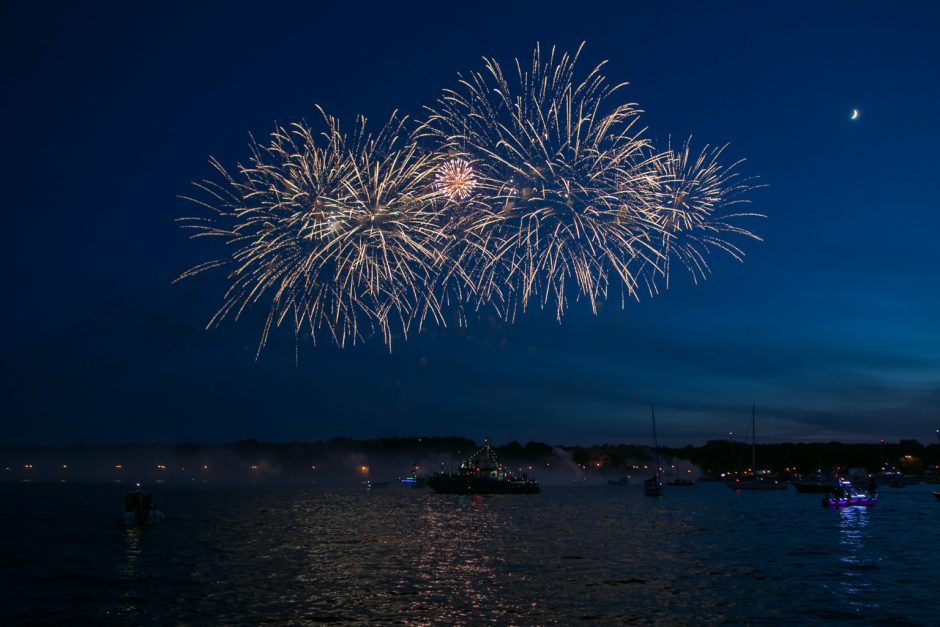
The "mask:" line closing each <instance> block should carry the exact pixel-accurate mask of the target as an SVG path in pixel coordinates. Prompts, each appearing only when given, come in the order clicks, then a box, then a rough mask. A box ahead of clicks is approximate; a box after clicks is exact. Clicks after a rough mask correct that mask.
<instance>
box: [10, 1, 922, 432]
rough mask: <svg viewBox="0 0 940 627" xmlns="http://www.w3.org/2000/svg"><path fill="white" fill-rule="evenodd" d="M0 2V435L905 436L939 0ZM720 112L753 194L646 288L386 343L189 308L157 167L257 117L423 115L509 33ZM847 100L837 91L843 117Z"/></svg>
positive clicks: (511, 38) (712, 125)
mask: <svg viewBox="0 0 940 627" xmlns="http://www.w3.org/2000/svg"><path fill="white" fill-rule="evenodd" d="M195 4H196V6H191V5H190V3H170V4H166V3H145V2H132V3H127V2H125V3H114V4H105V3H95V4H87V5H79V4H74V5H72V4H68V5H67V4H64V3H61V4H41V3H26V2H21V3H4V4H3V6H2V8H0V24H2V26H0V28H2V30H3V33H2V44H0V45H2V47H3V64H4V71H3V74H4V77H5V78H4V83H5V89H4V97H3V99H2V102H3V105H2V106H3V119H4V121H5V136H6V139H5V141H4V148H5V149H4V151H3V157H4V169H3V177H4V199H3V208H4V209H3V210H4V217H5V218H6V223H7V225H8V228H9V229H11V232H10V233H9V235H8V237H7V238H6V239H5V242H4V245H3V247H2V249H3V260H4V267H6V268H9V269H12V282H11V283H8V284H7V287H6V289H5V292H6V293H7V295H8V296H7V299H5V303H6V304H5V306H4V307H2V312H3V313H2V315H3V317H4V329H5V330H6V341H5V342H4V343H3V346H2V365H3V369H4V374H3V377H2V381H3V383H2V385H3V390H2V394H3V396H2V401H0V402H2V406H3V414H4V415H5V417H4V419H3V427H2V429H0V444H19V443H70V442H115V441H117V442H125V441H230V440H235V439H240V438H258V439H263V440H278V441H284V440H306V439H320V438H329V437H333V436H336V435H348V436H353V437H365V438H368V437H378V436H387V435H403V436H405V435H422V434H440V435H449V434H457V435H464V436H468V437H472V438H475V439H477V440H479V439H481V438H483V437H484V436H490V437H492V438H493V439H495V440H496V441H498V442H503V441H507V440H510V439H518V440H521V441H527V440H541V441H548V442H552V443H592V442H605V441H606V442H621V441H626V442H637V443H645V442H646V441H647V439H648V433H649V408H650V405H651V404H655V405H656V413H657V420H658V423H659V434H660V437H661V440H663V441H665V442H667V443H670V444H685V443H689V442H691V443H700V442H703V441H705V440H708V439H713V438H721V437H727V436H728V433H729V432H731V431H733V432H735V434H736V437H737V436H738V434H741V435H743V434H744V432H745V430H746V429H747V427H748V423H749V421H750V412H751V403H752V402H753V403H756V404H757V415H758V423H757V426H758V429H757V430H758V439H759V440H763V441H767V442H777V441H786V440H808V441H815V440H830V439H841V440H846V441H877V439H878V438H881V437H884V438H886V439H897V438H907V437H911V438H916V439H920V440H921V441H923V442H930V441H933V439H934V438H935V429H936V428H938V427H940V273H938V268H940V245H938V237H940V215H938V210H940V192H938V185H937V180H938V166H940V157H938V153H937V150H938V146H940V122H938V119H937V103H938V102H940V81H938V75H940V72H938V69H940V38H938V37H937V29H938V26H940V19H938V18H940V8H938V5H935V4H933V3H924V2H920V3H913V2H911V3H903V2H891V3H887V2H885V3H865V2H838V3H805V4H798V3H782V4H781V3H774V4H771V3H756V2H755V3H751V2H741V3H698V2H694V3H693V2H687V3H683V2H668V3H652V2H650V3H642V4H640V3H611V5H610V6H609V7H608V8H606V9H585V8H582V6H583V4H582V3H564V4H562V3H545V2H541V3H536V4H532V5H522V4H517V3H512V2H500V3H494V4H491V5H483V4H478V3H467V2H463V3H460V2H457V3H446V2H442V3H435V4H425V5H417V4H410V3H382V6H377V7H368V6H365V5H355V4H352V5H346V4H345V3H344V5H343V6H342V7H341V6H339V5H337V6H334V7H327V6H322V7H321V6H319V4H320V3H290V4H277V3H273V4H272V3H257V2H255V3H250V4H246V5H245V6H235V5H234V3H221V2H220V3H214V4H205V5H204V4H202V3H195ZM581 41H586V42H587V46H586V47H585V50H584V52H583V57H582V65H581V67H582V69H584V70H585V71H586V70H588V69H590V68H591V67H593V66H594V65H595V64H596V63H598V62H600V61H602V60H604V59H607V60H609V64H608V66H607V67H606V72H605V73H606V75H607V76H608V78H609V79H610V80H611V81H612V82H615V83H616V82H621V81H629V82H630V86H629V87H628V88H626V91H625V92H624V93H625V94H626V97H627V98H628V99H630V100H632V101H635V102H637V103H639V105H640V107H641V108H642V109H643V110H644V111H645V113H644V116H643V118H642V119H643V124H644V126H648V127H649V131H648V132H647V135H648V136H649V137H650V138H651V139H655V140H657V141H658V143H660V144H663V143H665V140H666V139H667V138H668V137H669V136H672V137H673V138H679V139H682V138H685V137H687V136H689V135H693V136H694V139H695V142H696V145H699V146H701V145H703V144H706V143H707V144H723V143H725V142H731V146H730V147H729V149H728V151H727V153H726V154H727V156H728V157H729V158H731V159H737V158H741V157H746V158H747V161H746V162H745V164H744V165H743V166H742V171H743V173H744V174H746V175H750V176H759V177H760V182H761V183H764V184H766V185H767V187H766V188H764V189H760V190H757V191H755V192H754V193H752V194H751V199H752V200H753V202H754V208H755V209H756V210H759V211H761V212H763V213H765V214H766V215H767V219H766V220H764V221H763V222H762V223H759V224H757V225H755V228H756V230H757V231H758V232H759V233H760V234H762V235H763V236H764V237H765V242H764V243H761V244H759V243H756V242H754V243H749V244H747V245H746V250H747V252H748V257H747V259H746V262H745V263H744V264H739V263H737V262H736V261H734V260H733V259H731V258H729V257H726V256H720V255H715V256H713V257H712V258H711V262H712V269H713V275H712V277H711V278H710V279H709V280H708V281H706V282H705V283H704V284H699V285H697V286H696V285H694V284H693V283H692V281H691V279H690V278H689V277H688V276H685V275H677V276H676V277H674V280H673V281H672V284H671V287H670V290H669V291H668V292H667V293H665V294H662V295H660V296H659V297H657V298H655V299H649V298H646V299H643V300H642V301H641V302H628V303H627V306H626V308H625V309H621V308H620V305H619V302H616V303H615V302H609V303H608V304H607V305H606V306H605V307H604V308H603V309H602V310H601V311H600V313H599V315H598V316H596V317H594V316H593V315H591V313H590V309H589V308H588V306H587V305H586V304H585V303H583V302H582V303H575V304H574V305H573V306H572V308H571V310H570V311H569V313H568V315H567V317H566V318H565V321H564V323H563V324H561V325H559V324H558V323H557V322H556V321H555V319H554V312H553V311H552V310H548V311H543V312H540V311H531V312H529V313H528V314H527V315H526V316H524V317H523V318H521V319H520V320H519V321H518V322H517V323H516V324H514V325H506V324H504V323H501V322H499V321H497V320H494V319H491V318H489V317H487V316H486V315H483V316H481V317H480V318H479V319H471V321H470V324H469V328H467V329H458V328H455V327H454V326H449V327H448V328H432V329H428V330H426V331H425V332H423V333H421V334H420V335H413V336H411V337H410V338H409V340H408V341H407V342H405V341H397V342H396V344H395V347H394V350H393V352H392V353H391V354H389V353H388V351H387V349H386V348H385V347H384V346H383V345H382V342H381V339H379V340H378V341H373V342H367V343H366V344H365V345H357V346H356V347H354V348H347V349H345V350H338V349H336V348H334V347H332V346H328V345H318V346H316V347H314V346H312V344H310V343H309V342H302V343H301V346H300V351H299V355H300V359H299V363H295V351H294V348H295V345H294V335H293V333H292V332H291V330H290V329H281V331H280V332H278V333H275V334H274V337H273V339H272V341H271V342H270V344H269V346H268V347H267V349H266V350H265V352H264V353H263V354H262V356H261V359H260V360H258V361H256V359H255V349H256V346H257V342H258V339H259V335H260V332H261V327H262V321H263V314H264V311H263V310H262V309H260V308H259V309H258V310H257V311H253V312H252V313H251V314H250V315H249V316H247V317H246V318H245V319H243V320H240V321H238V322H235V321H233V320H231V321H228V322H227V323H226V324H224V325H223V326H222V328H220V329H213V330H210V331H206V330H204V327H205V324H206V322H207V321H208V319H209V317H210V316H211V315H212V313H213V312H214V311H215V308H216V307H217V306H218V304H219V303H220V299H221V296H222V293H223V291H224V289H225V286H226V282H225V277H224V273H221V272H219V273H208V274H204V275H201V276H199V277H197V278H195V279H190V280H187V281H184V282H182V283H180V284H176V285H171V281H172V280H173V279H174V278H175V277H176V276H177V275H178V274H179V273H180V272H182V271H183V270H185V269H187V268H189V267H191V266H192V265H194V264H196V263H199V262H201V261H203V260H205V259H207V258H209V257H210V256H211V254H210V251H208V250H207V249H206V247H205V246H203V245H200V243H199V242H192V241H190V240H188V239H187V237H186V234H185V233H184V232H182V231H181V230H180V229H179V226H178V224H176V223H175V222H174V220H175V219H176V218H178V217H181V216H187V215H193V214H194V213H195V212H196V209H195V207H193V206H192V205H191V204H189V203H187V202H185V201H183V200H181V199H179V198H178V196H180V195H185V194H188V193H190V190H191V185H190V182H191V181H194V180H199V179H202V178H206V177H211V176H212V171H211V169H210V166H209V164H208V158H209V156H210V155H212V156H214V157H216V158H218V159H219V160H220V161H221V162H222V163H224V164H226V165H228V166H233V165H235V164H236V163H238V162H239V161H241V162H244V161H246V160H247V158H248V141H249V136H250V135H251V134H253V135H254V136H256V137H258V138H259V139H262V138H264V136H266V135H267V134H268V133H269V132H270V131H271V130H272V129H273V127H274V124H275V123H280V124H286V123H289V122H291V121H294V120H298V119H307V120H309V121H311V122H315V121H316V120H317V113H316V111H315V109H314V105H315V104H319V105H322V106H323V107H324V108H325V109H326V110H327V111H328V112H330V113H331V114H333V115H336V116H338V117H340V118H342V119H344V120H347V121H349V120H351V119H352V117H353V116H354V115H355V114H357V113H363V114H365V115H366V116H368V117H369V118H370V119H371V120H374V121H377V122H378V121H381V120H382V119H384V118H386V117H387V116H388V114H389V113H390V112H391V111H392V110H393V109H399V110H400V111H401V112H403V113H406V114H409V115H420V113H421V106H422V105H423V104H425V103H429V102H432V101H433V100H434V99H436V98H437V97H438V95H439V93H440V90H441V89H443V88H445V87H453V86H454V84H455V82H456V76H457V72H458V71H463V72H466V71H469V70H476V69H479V68H481V67H482V62H481V57H482V56H484V55H486V56H492V57H495V58H497V59H499V60H500V61H502V62H503V63H504V64H507V65H508V64H509V63H510V61H511V60H512V59H513V58H514V57H517V56H518V57H522V58H524V59H527V58H529V57H530V55H531V51H532V49H533V47H534V45H535V43H536V42H541V43H542V44H543V45H551V44H557V45H558V46H560V47H562V48H564V49H568V50H574V49H576V48H577V46H578V44H579V43H580V42H581ZM853 108H858V109H859V111H860V113H861V115H860V117H859V119H858V120H854V121H852V120H850V119H849V116H850V113H851V111H852V109H853Z"/></svg>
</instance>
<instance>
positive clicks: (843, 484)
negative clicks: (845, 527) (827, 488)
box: [822, 479, 878, 509]
mask: <svg viewBox="0 0 940 627" xmlns="http://www.w3.org/2000/svg"><path fill="white" fill-rule="evenodd" d="M877 502H878V495H877V494H869V493H868V492H865V491H864V490H858V489H856V488H855V486H853V485H852V482H851V481H847V480H845V479H842V480H840V481H839V487H838V488H836V490H835V491H834V492H833V493H832V494H828V495H826V496H824V497H823V499H822V506H823V507H831V508H833V509H839V508H842V507H870V506H872V505H874V504H875V503H877Z"/></svg>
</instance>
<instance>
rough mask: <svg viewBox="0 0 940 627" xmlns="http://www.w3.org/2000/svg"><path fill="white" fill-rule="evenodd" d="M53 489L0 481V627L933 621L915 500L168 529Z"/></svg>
mask: <svg viewBox="0 0 940 627" xmlns="http://www.w3.org/2000/svg"><path fill="white" fill-rule="evenodd" d="M54 489H55V490H58V492H56V493H55V494H51V491H52V490H53V488H50V487H48V486H47V487H43V486H38V485H36V484H32V485H30V486H19V485H17V486H14V487H13V488H10V487H7V486H0V490H3V492H2V493H0V497H3V498H2V499H0V502H2V503H4V504H5V505H6V506H7V507H9V508H10V509H9V510H7V511H6V513H5V515H4V516H2V517H0V552H2V554H3V555H4V558H5V559H4V560H3V562H2V565H0V568H3V569H8V570H6V571H0V575H3V576H4V580H8V581H11V582H13V583H12V584H11V585H10V586H9V587H8V596H9V597H10V602H8V603H4V604H2V605H0V623H3V624H18V623H22V622H24V621H25V620H27V618H28V617H30V616H35V615H36V612H39V611H41V612H43V614H42V615H43V616H44V617H46V618H47V619H48V620H50V621H52V622H55V621H65V622H69V623H75V622H89V623H100V622H109V623H113V622H117V623H120V624H140V623H147V622H156V623H171V624H172V623H185V624H219V623H226V622H227V623H258V622H262V621H265V620H276V621H283V622H287V623H290V624H322V623H324V622H338V621H346V622H377V621H386V622H406V623H418V624H426V623H438V624H455V625H458V624H480V623H485V622H495V623H499V624H509V623H517V624H518V623H522V624H568V623H572V622H595V623H598V624H616V623H623V622H644V623H645V622H664V623H689V622H694V623H720V622H732V623H742V622H744V623H746V622H750V623H768V622H816V623H819V622H824V623H832V622H840V621H845V620H853V619H857V618H859V617H860V616H861V617H865V618H869V619H871V620H882V621H892V622H906V623H913V624H918V623H921V624H927V622H926V619H925V618H924V615H923V613H922V612H920V609H919V608H923V607H927V606H928V605H929V603H930V600H931V598H932V597H933V595H934V594H935V592H936V589H935V586H933V585H932V583H931V582H932V581H933V579H932V578H931V575H930V573H932V572H933V569H934V568H935V564H936V562H937V561H940V554H938V549H937V544H936V542H935V539H934V535H933V530H934V529H935V528H936V520H937V513H938V512H940V508H937V507H936V504H935V503H934V502H933V499H932V497H930V495H929V491H928V492H925V493H924V495H923V496H924V497H925V498H926V499H930V501H929V503H927V505H928V506H929V507H934V509H929V507H925V506H924V504H923V503H920V502H919V501H918V500H917V498H918V497H917V495H918V492H917V491H916V490H915V489H910V490H908V491H907V492H905V493H903V494H899V495H893V494H887V495H885V496H884V497H883V498H882V501H881V502H880V503H879V505H878V506H877V507H875V508H872V509H870V510H868V509H864V508H853V509H844V510H841V511H832V510H827V509H823V508H820V507H819V502H818V499H815V498H812V497H809V498H807V497H806V496H801V495H796V494H793V493H787V492H784V493H777V492H774V493H735V492H733V491H730V490H728V489H727V488H726V487H725V486H723V485H710V484H702V485H700V486H696V487H695V488H691V489H685V490H668V491H667V493H666V496H665V497H664V498H662V499H649V498H646V497H643V496H642V490H641V488H639V487H637V489H636V490H630V489H626V490H624V489H623V488H607V486H603V487H600V486H599V487H574V488H557V487H551V486H549V487H546V488H545V489H544V491H543V493H542V494H540V495H527V496H491V497H466V496H463V497H461V496H446V495H436V494H433V493H430V492H424V491H419V490H398V489H394V488H389V489H387V490H384V491H381V490H380V491H372V492H367V491H364V490H352V489H347V490H333V491H329V490H310V489H305V488H264V487H262V486H258V487H254V488H239V489H224V488H211V487H209V488H189V489H185V488H175V489H173V488H168V487H163V488H160V490H161V494H160V501H161V509H163V510H164V511H165V512H166V513H167V519H166V520H165V521H163V522H162V523H160V524H158V525H153V526H150V527H147V528H144V529H137V528H131V529H125V528H124V527H123V526H122V524H121V523H120V521H119V516H120V515H119V512H120V494H121V492H120V488H113V487H110V486H108V487H101V486H84V487H83V486H77V485H69V486H63V487H59V486H56V487H55V488H54ZM48 502H56V503H58V504H59V505H60V506H61V507H63V508H71V509H72V510H73V511H74V512H75V515H73V516H72V517H71V518H69V519H68V521H65V520H63V519H62V518H61V517H59V516H55V515H51V514H50V515H48V516H44V515H42V514H41V513H42V512H44V511H45V510H43V508H42V504H43V503H48ZM925 502H926V501H925ZM18 512H40V514H39V515H32V516H30V517H29V518H28V519H27V518H25V517H22V516H20V517H18V516H17V515H16V514H17V513H18ZM50 547H52V548H50ZM53 555H54V556H55V557H54V558H53V557H52V556H53ZM11 574H15V575H16V576H15V577H11V576H9V575H11ZM905 577H906V578H905ZM898 582H903V583H902V584H901V585H899V583H898Z"/></svg>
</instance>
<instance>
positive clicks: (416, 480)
mask: <svg viewBox="0 0 940 627" xmlns="http://www.w3.org/2000/svg"><path fill="white" fill-rule="evenodd" d="M398 481H399V483H401V484H402V485H403V486H405V487H406V488H414V489H416V490H419V489H422V488H424V487H425V486H426V485H427V484H428V479H427V477H422V476H421V475H419V474H418V462H415V463H414V464H413V465H412V466H411V473H410V474H408V475H405V476H404V477H400V478H399V479H398Z"/></svg>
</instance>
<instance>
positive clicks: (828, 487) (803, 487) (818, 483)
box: [790, 472, 839, 494]
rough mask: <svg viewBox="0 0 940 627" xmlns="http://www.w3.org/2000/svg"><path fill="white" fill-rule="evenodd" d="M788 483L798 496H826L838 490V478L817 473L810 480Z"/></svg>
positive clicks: (795, 480) (794, 480) (793, 480)
mask: <svg viewBox="0 0 940 627" xmlns="http://www.w3.org/2000/svg"><path fill="white" fill-rule="evenodd" d="M790 483H791V484H792V485H793V487H794V488H796V491H797V492H798V493H800V494H828V493H830V492H834V491H836V490H837V489H838V488H839V478H838V477H836V476H832V475H825V474H823V473H821V472H817V473H816V474H815V475H814V476H813V478H812V479H809V478H807V479H803V478H800V479H791V480H790Z"/></svg>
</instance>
